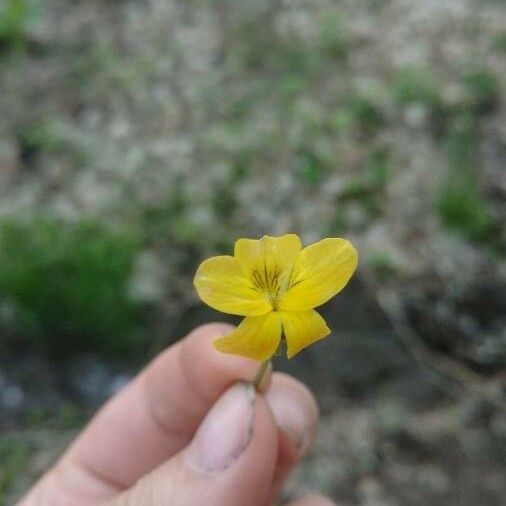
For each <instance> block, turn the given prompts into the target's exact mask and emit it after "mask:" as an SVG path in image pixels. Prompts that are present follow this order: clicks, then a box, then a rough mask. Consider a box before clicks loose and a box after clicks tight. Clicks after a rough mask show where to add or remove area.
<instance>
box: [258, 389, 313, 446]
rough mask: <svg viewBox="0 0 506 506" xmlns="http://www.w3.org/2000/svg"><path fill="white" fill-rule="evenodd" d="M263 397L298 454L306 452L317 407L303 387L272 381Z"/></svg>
mask: <svg viewBox="0 0 506 506" xmlns="http://www.w3.org/2000/svg"><path fill="white" fill-rule="evenodd" d="M265 399H266V400H267V403H268V405H269V407H270V409H271V411H272V414H273V415H274V419H275V421H276V425H277V426H278V427H279V428H280V429H281V430H282V431H283V432H284V433H285V434H286V435H287V436H288V437H289V438H290V440H291V441H292V443H293V446H294V449H295V450H296V452H297V453H298V455H303V454H304V453H306V451H307V449H308V448H309V445H310V444H311V441H312V439H313V435H314V432H315V428H316V421H317V418H318V408H317V406H316V404H315V402H314V400H313V398H312V396H311V394H310V393H309V392H308V391H306V390H305V389H304V388H303V387H298V386H294V385H293V384H285V383H283V382H281V381H277V382H275V383H272V384H271V386H270V388H269V390H268V391H267V393H266V395H265Z"/></svg>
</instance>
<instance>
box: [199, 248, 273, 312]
mask: <svg viewBox="0 0 506 506" xmlns="http://www.w3.org/2000/svg"><path fill="white" fill-rule="evenodd" d="M193 284H194V285H195V288H196V290H197V293H198V294H199V297H200V298H201V299H202V300H203V301H204V302H205V303H206V304H207V305H209V306H211V307H212V308H213V309H217V310H218V311H223V312H224V313H229V314H235V315H240V316H258V315H261V314H265V313H267V312H269V311H271V310H272V306H271V304H270V303H269V301H268V299H267V298H266V297H265V296H264V295H263V294H262V293H260V292H259V291H258V290H256V289H255V287H254V286H253V285H252V283H251V281H250V280H249V278H248V277H247V276H246V274H245V272H244V269H243V268H242V266H241V264H240V263H239V261H238V260H237V259H236V258H234V257H231V256H218V257H212V258H208V259H207V260H205V261H204V262H202V263H201V264H200V266H199V268H198V269H197V273H196V274H195V278H194V280H193Z"/></svg>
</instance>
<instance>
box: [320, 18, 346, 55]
mask: <svg viewBox="0 0 506 506" xmlns="http://www.w3.org/2000/svg"><path fill="white" fill-rule="evenodd" d="M319 44H320V48H321V49H322V50H323V52H324V53H325V54H326V55H327V56H329V57H331V58H336V59H342V58H343V57H344V56H345V55H346V50H347V41H346V30H345V23H344V20H343V18H342V15H341V13H340V12H339V11H337V10H335V9H333V10H330V9H329V10H326V11H324V13H323V15H322V18H321V20H320V40H319Z"/></svg>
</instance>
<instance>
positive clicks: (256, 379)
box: [251, 360, 271, 391]
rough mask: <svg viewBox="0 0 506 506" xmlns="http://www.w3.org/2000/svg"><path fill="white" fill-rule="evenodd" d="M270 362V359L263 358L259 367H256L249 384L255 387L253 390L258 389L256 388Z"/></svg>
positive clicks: (260, 382) (258, 386)
mask: <svg viewBox="0 0 506 506" xmlns="http://www.w3.org/2000/svg"><path fill="white" fill-rule="evenodd" d="M270 363H271V361H270V360H264V361H263V362H262V363H261V364H260V367H259V368H258V371H257V372H256V374H255V377H254V378H253V379H252V380H251V384H252V385H253V386H254V387H255V390H257V391H258V389H259V388H260V385H261V384H262V381H263V379H264V377H265V373H266V372H267V369H268V368H269V364H270Z"/></svg>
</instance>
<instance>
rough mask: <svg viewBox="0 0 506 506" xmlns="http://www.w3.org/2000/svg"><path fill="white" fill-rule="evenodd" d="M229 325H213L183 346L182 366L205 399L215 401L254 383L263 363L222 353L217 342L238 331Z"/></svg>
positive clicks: (190, 337)
mask: <svg viewBox="0 0 506 506" xmlns="http://www.w3.org/2000/svg"><path fill="white" fill-rule="evenodd" d="M234 328H235V327H234V326H232V325H229V324H227V323H209V324H205V325H202V326H200V327H198V328H197V329H195V330H194V331H193V332H191V333H190V334H189V335H188V336H187V337H186V338H185V339H184V340H183V341H182V342H181V350H180V353H181V355H180V359H181V366H182V368H183V370H184V372H185V374H186V376H187V377H188V378H189V381H190V383H191V384H192V385H193V386H194V387H195V388H196V390H198V391H200V393H201V394H202V397H203V398H204V399H206V400H208V401H214V400H215V399H216V398H217V397H219V395H221V393H222V392H223V391H224V390H225V389H226V388H228V387H229V386H230V385H232V384H233V383H234V382H236V381H240V380H244V381H250V380H251V378H253V376H254V375H255V372H256V371H257V369H258V366H259V363H258V362H257V361H255V360H251V359H249V358H245V357H240V356H237V355H230V354H226V353H222V352H220V351H218V350H216V349H215V347H214V346H213V344H212V343H213V341H214V340H215V339H216V338H218V337H220V336H223V335H225V334H228V333H230V332H231V331H232V330H234Z"/></svg>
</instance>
